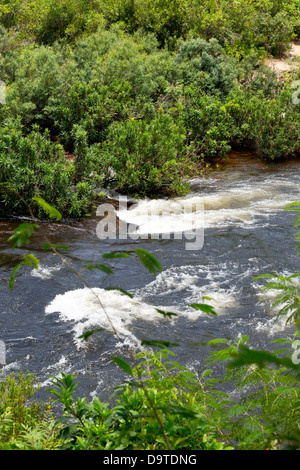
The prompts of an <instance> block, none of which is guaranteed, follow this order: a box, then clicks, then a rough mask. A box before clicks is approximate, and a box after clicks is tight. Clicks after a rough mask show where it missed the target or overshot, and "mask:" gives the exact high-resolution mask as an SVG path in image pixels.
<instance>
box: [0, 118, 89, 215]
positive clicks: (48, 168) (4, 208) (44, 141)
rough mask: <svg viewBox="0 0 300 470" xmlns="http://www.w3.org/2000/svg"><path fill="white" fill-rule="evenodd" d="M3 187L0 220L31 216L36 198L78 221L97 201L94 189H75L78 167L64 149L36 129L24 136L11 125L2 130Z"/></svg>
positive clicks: (0, 161) (84, 186)
mask: <svg viewBox="0 0 300 470" xmlns="http://www.w3.org/2000/svg"><path fill="white" fill-rule="evenodd" d="M0 183H1V186H0V188H1V192H0V217H5V216H7V215H15V214H21V215H22V214H24V213H28V208H27V205H28V204H29V205H30V204H31V199H32V197H34V196H39V197H43V198H46V199H47V200H48V201H49V203H52V204H54V205H55V206H56V207H58V208H59V210H60V211H61V212H62V213H63V214H69V215H71V216H75V217H78V216H81V215H84V214H85V213H86V211H87V210H88V208H89V207H90V205H91V202H92V199H93V197H94V192H93V189H92V187H91V185H89V184H87V183H84V182H82V183H80V185H77V186H76V184H75V166H74V164H73V163H72V162H70V161H68V160H67V159H66V158H65V156H64V150H63V148H62V146H61V145H59V144H55V143H53V142H51V141H50V139H49V136H48V135H47V134H41V133H40V132H39V131H38V130H37V129H35V130H33V131H32V132H31V133H30V134H28V135H26V136H24V135H23V133H22V128H21V126H20V125H18V126H16V124H15V123H11V122H10V123H7V125H6V126H5V127H2V128H1V130H0ZM20 196H21V198H20ZM38 213H39V212H38Z"/></svg>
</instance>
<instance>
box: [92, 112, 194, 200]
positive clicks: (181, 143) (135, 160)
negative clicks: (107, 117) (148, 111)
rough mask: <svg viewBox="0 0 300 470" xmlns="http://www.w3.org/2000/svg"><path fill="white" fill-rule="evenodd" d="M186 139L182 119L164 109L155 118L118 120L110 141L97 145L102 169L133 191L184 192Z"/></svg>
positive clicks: (119, 183) (111, 177)
mask: <svg viewBox="0 0 300 470" xmlns="http://www.w3.org/2000/svg"><path fill="white" fill-rule="evenodd" d="M185 140H186V132H185V128H184V126H183V124H182V122H180V121H179V122H175V121H174V120H173V119H172V118H171V116H169V115H167V114H164V113H163V112H158V114H157V115H156V117H155V118H154V119H151V120H146V119H141V120H139V119H133V118H132V119H129V120H128V121H126V122H121V123H118V124H114V125H112V126H111V127H110V129H109V135H108V139H107V141H105V142H104V143H103V144H102V145H101V146H99V147H98V150H97V149H95V152H96V154H97V157H96V159H97V161H98V164H99V165H100V168H99V170H98V172H99V173H100V174H102V173H103V174H104V175H105V176H104V178H105V177H106V180H109V179H113V181H114V184H115V185H116V187H117V188H118V189H119V190H120V191H128V192H130V193H131V194H133V193H138V194H144V195H151V194H152V195H153V194H155V193H157V192H165V193H168V192H175V193H178V194H180V193H184V192H186V186H185V185H184V184H183V183H182V182H181V181H182V177H184V175H185V172H187V171H188V166H189V164H190V160H189V158H188V155H187V152H188V149H187V148H186V146H185ZM112 174H113V176H112Z"/></svg>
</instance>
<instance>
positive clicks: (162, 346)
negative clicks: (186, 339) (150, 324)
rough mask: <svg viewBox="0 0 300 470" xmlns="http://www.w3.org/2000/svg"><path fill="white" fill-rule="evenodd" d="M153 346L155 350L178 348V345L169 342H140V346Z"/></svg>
mask: <svg viewBox="0 0 300 470" xmlns="http://www.w3.org/2000/svg"><path fill="white" fill-rule="evenodd" d="M144 345H145V346H154V347H156V348H165V347H168V346H178V343H171V342H170V341H160V340H144V341H142V346H144Z"/></svg>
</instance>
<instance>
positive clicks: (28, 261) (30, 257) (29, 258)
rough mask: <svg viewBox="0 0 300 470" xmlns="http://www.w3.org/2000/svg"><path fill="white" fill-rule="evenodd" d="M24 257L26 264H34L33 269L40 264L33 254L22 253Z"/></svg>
mask: <svg viewBox="0 0 300 470" xmlns="http://www.w3.org/2000/svg"><path fill="white" fill-rule="evenodd" d="M23 257H24V262H25V264H26V266H32V265H33V266H34V268H35V269H37V268H38V267H39V265H40V261H39V259H38V258H36V257H35V256H34V255H32V254H29V255H23Z"/></svg>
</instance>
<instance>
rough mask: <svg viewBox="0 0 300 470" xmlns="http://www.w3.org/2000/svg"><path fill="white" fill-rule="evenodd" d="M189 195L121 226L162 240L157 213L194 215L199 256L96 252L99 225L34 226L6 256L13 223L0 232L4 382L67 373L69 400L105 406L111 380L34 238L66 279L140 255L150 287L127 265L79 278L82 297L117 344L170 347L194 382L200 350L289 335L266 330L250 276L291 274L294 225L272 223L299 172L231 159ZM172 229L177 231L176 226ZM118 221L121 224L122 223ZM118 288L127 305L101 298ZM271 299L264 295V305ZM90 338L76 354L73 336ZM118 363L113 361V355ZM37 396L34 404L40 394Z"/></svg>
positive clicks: (293, 166)
mask: <svg viewBox="0 0 300 470" xmlns="http://www.w3.org/2000/svg"><path fill="white" fill-rule="evenodd" d="M192 188H193V191H192V193H191V194H190V195H189V196H188V197H187V198H179V199H175V200H166V199H164V200H159V201H141V203H140V204H139V205H138V207H137V208H136V210H133V211H131V212H130V213H128V214H125V215H124V219H125V220H126V221H128V222H132V220H133V221H135V222H136V223H137V224H138V226H139V227H140V230H141V231H143V229H144V231H145V233H148V231H147V228H148V227H147V214H149V209H151V213H152V214H153V213H154V214H160V213H161V211H163V212H164V213H165V215H164V216H161V217H160V219H159V224H160V225H158V226H157V227H156V230H158V231H159V230H160V229H161V228H162V227H165V228H168V226H169V223H170V218H169V216H168V211H169V210H170V209H171V208H173V209H174V207H175V208H177V209H180V207H182V205H183V204H184V203H185V202H186V201H187V200H189V201H193V202H196V203H197V202H198V203H201V204H204V245H203V248H202V249H201V250H187V249H186V241H185V240H184V239H179V240H174V239H169V240H168V239H164V238H162V239H159V240H155V239H153V240H152V239H148V240H145V239H137V240H132V239H130V238H129V239H127V240H117V239H116V240H100V239H99V238H98V237H97V234H96V227H97V224H98V223H99V218H97V217H91V218H88V219H87V220H84V221H77V222H74V221H73V222H72V221H63V222H62V223H52V224H50V223H45V222H42V223H41V224H40V230H39V232H38V234H37V235H35V236H34V237H33V239H32V244H31V246H28V247H26V248H25V249H22V250H18V249H16V250H13V251H12V250H11V248H10V246H9V244H8V243H7V239H8V238H9V236H10V235H11V231H12V230H13V228H15V227H16V226H17V225H18V224H19V223H20V221H21V220H20V219H15V220H13V221H2V222H1V221H0V296H1V309H0V340H2V341H4V342H5V345H6V356H7V366H6V367H5V373H7V374H8V373H10V372H18V371H23V372H26V371H29V372H33V373H35V374H36V375H37V377H38V379H39V381H40V382H42V383H43V388H42V390H44V389H45V388H47V386H48V384H49V382H48V379H49V377H50V376H51V375H55V374H58V373H59V371H64V372H69V373H75V372H76V373H78V380H79V389H78V392H79V393H80V394H81V395H83V394H84V395H86V396H87V397H88V398H91V397H93V396H95V395H98V396H99V397H100V398H103V399H106V398H107V396H108V394H109V391H110V389H111V387H112V386H114V385H116V384H118V383H120V381H121V380H122V378H123V376H122V374H121V372H120V371H119V370H118V369H117V368H116V366H115V365H113V364H112V363H111V361H110V357H111V355H112V354H123V353H124V350H123V349H122V346H121V344H120V343H119V341H118V339H116V338H115V337H114V336H113V335H111V334H110V332H109V330H110V324H109V323H108V322H107V318H106V316H105V315H104V312H103V311H102V310H101V308H99V305H98V303H97V302H96V301H95V296H94V294H93V293H91V292H90V290H88V289H87V288H85V287H84V286H83V284H82V281H81V280H80V279H79V278H78V277H76V276H75V275H74V274H73V272H72V271H70V270H69V269H68V268H67V267H66V266H65V265H64V264H63V263H62V262H61V260H60V259H59V258H57V257H56V256H55V255H54V254H53V253H50V252H45V251H43V250H42V248H41V245H42V243H43V241H44V240H43V235H47V237H49V238H50V240H51V242H52V243H59V244H65V245H67V246H69V250H68V251H66V252H64V257H65V258H66V260H67V261H68V262H69V263H71V264H72V265H73V266H74V267H76V268H77V269H81V268H82V267H83V265H84V264H87V263H89V262H95V261H98V262H103V260H102V261H101V254H103V253H109V252H119V251H128V250H129V251H132V250H134V249H135V248H137V247H139V248H144V249H146V250H148V251H150V252H151V253H152V254H153V255H154V256H155V257H156V258H157V259H158V260H159V261H160V262H161V264H162V268H163V270H162V272H161V273H159V274H158V275H157V276H156V277H155V276H153V275H152V274H150V273H149V272H148V271H147V270H146V269H145V267H144V266H143V265H142V264H141V263H140V262H139V260H138V258H137V257H135V256H130V258H129V259H120V260H115V261H114V262H113V263H111V262H110V263H109V264H110V265H111V266H114V274H112V275H107V274H105V273H104V272H102V271H99V270H96V271H86V272H85V273H84V276H85V278H86V279H87V281H88V283H89V285H90V286H91V287H92V288H93V289H94V293H96V294H97V295H99V298H100V299H101V302H102V303H103V305H104V306H105V308H106V313H107V314H108V315H109V317H110V320H111V321H112V323H113V324H114V326H115V327H116V328H117V330H118V331H119V332H120V336H121V339H122V340H124V339H125V340H126V342H127V343H128V344H130V345H132V346H136V347H138V344H139V341H140V340H142V339H143V338H148V339H163V340H170V341H174V342H177V343H178V344H179V346H177V347H176V348H173V351H174V353H176V360H178V361H179V362H181V363H182V364H184V365H187V366H188V367H190V368H192V369H193V370H202V369H203V367H206V366H205V363H204V359H205V357H206V356H207V354H208V352H209V351H210V349H209V348H208V347H207V346H206V343H207V341H209V340H211V339H213V338H217V337H222V338H230V339H233V338H235V337H236V336H237V335H239V334H248V335H249V336H250V339H251V345H252V346H254V347H259V348H264V347H266V348H267V347H268V345H269V341H270V339H274V338H276V337H283V336H285V335H286V334H288V333H290V332H292V331H293V330H292V329H291V328H287V327H286V326H285V324H284V322H279V323H278V322H275V317H274V314H271V313H270V312H269V311H268V307H269V306H270V301H271V299H272V296H271V295H270V296H269V297H268V296H266V295H261V291H260V288H259V287H260V285H261V284H262V282H260V281H253V278H254V277H255V276H257V275H260V274H264V273H268V272H271V271H277V272H279V273H284V274H287V273H294V272H297V271H298V268H299V257H298V256H297V253H296V249H295V238H294V233H295V228H294V227H293V226H292V220H293V219H294V218H295V213H293V212H289V211H284V210H283V208H284V207H285V206H286V204H288V203H290V202H294V201H299V200H300V176H299V162H289V163H282V164H277V165H272V164H265V163H262V162H260V161H259V160H257V159H256V158H255V157H254V156H251V154H236V153H235V154H234V153H232V154H231V155H230V157H229V158H228V161H227V162H225V164H222V165H221V166H219V167H215V168H214V171H213V172H212V174H211V175H210V176H209V177H207V178H206V179H204V180H203V179H201V178H199V179H197V178H195V179H194V180H193V181H192ZM177 214H179V215H178V216H177V217H176V224H177V226H178V227H179V228H180V229H181V230H183V231H184V230H185V228H186V227H187V224H188V220H187V217H186V214H184V213H180V210H178V211H177ZM127 216H128V217H127ZM30 252H32V253H34V254H35V255H36V256H37V257H39V259H40V262H41V265H40V268H39V269H38V270H30V269H28V268H27V269H24V271H22V275H20V276H18V278H17V280H16V284H15V288H14V291H13V292H11V291H10V290H9V288H8V279H9V277H10V274H11V271H12V268H13V266H14V265H15V264H17V261H18V259H19V256H20V255H22V254H24V253H30ZM110 286H118V287H121V288H123V289H125V290H127V291H129V292H131V293H132V294H134V299H131V298H130V297H128V296H126V295H123V294H121V293H120V292H119V291H111V290H110V291H108V290H105V288H106V287H110ZM271 294H272V293H271ZM202 296H208V297H211V298H213V301H211V302H210V303H211V304H212V305H213V306H214V307H215V310H216V311H217V312H218V317H208V316H206V315H204V314H201V313H199V312H196V311H195V310H193V309H191V308H190V307H188V305H189V304H191V303H194V302H202ZM156 308H164V309H165V310H168V311H170V310H171V311H173V312H177V313H178V317H176V318H175V319H174V320H173V321H172V322H170V321H166V320H165V319H164V318H163V317H162V316H161V315H159V314H158V313H157V311H156ZM97 327H101V328H103V329H104V330H105V331H102V332H101V333H98V334H95V335H93V336H92V337H91V339H90V340H89V341H88V342H87V343H84V345H83V344H82V342H80V341H79V340H78V336H79V335H80V334H82V333H83V332H84V331H85V330H88V329H92V328H97ZM124 354H125V353H124ZM45 394H46V392H45Z"/></svg>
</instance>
